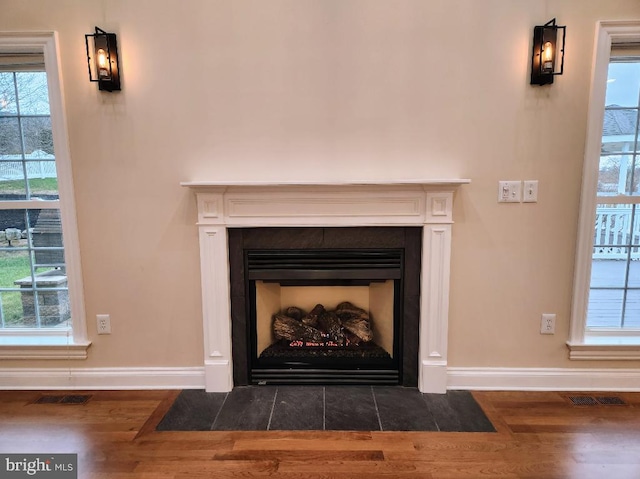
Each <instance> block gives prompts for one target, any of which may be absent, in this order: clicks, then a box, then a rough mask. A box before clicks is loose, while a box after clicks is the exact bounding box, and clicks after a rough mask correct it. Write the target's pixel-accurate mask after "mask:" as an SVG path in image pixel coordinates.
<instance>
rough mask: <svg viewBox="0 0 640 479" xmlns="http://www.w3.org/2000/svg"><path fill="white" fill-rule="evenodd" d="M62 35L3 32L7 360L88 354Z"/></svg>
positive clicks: (2, 300)
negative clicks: (60, 63)
mask: <svg viewBox="0 0 640 479" xmlns="http://www.w3.org/2000/svg"><path fill="white" fill-rule="evenodd" d="M60 87H61V84H60V80H59V76H58V64H57V53H56V41H55V35H54V34H36V35H16V34H8V35H4V34H0V358H41V359H43V358H85V357H86V348H87V347H88V345H89V342H88V341H87V339H86V327H85V321H84V305H83V301H82V297H81V292H82V287H81V277H80V264H79V255H78V248H77V244H78V241H77V228H76V225H75V207H74V203H73V188H72V184H71V170H70V163H69V153H68V145H67V140H66V138H67V135H66V125H65V121H64V115H63V109H62V95H61V89H60Z"/></svg>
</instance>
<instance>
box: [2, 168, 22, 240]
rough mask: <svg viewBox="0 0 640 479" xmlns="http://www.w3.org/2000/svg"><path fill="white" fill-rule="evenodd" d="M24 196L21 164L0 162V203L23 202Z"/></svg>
mask: <svg viewBox="0 0 640 479" xmlns="http://www.w3.org/2000/svg"><path fill="white" fill-rule="evenodd" d="M26 195H27V186H26V182H25V180H24V169H23V167H22V162H18V161H1V160H0V201H12V200H24V199H25V198H26V197H27V196H26ZM0 228H1V227H0Z"/></svg>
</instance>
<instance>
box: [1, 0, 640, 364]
mask: <svg viewBox="0 0 640 479" xmlns="http://www.w3.org/2000/svg"><path fill="white" fill-rule="evenodd" d="M0 12H1V14H0V30H2V31H19V30H56V31H58V32H59V38H60V45H61V56H62V71H63V77H64V90H65V91H64V93H65V96H66V113H67V118H68V124H69V139H70V145H71V154H72V160H73V172H74V180H75V190H76V200H77V206H78V223H79V228H80V231H79V233H80V242H81V250H82V251H81V252H82V267H83V275H84V286H85V301H86V313H87V317H88V325H89V334H90V337H91V340H92V341H93V345H92V347H91V349H90V357H89V359H88V360H87V361H85V362H76V363H74V364H73V366H83V365H86V366H87V367H116V366H197V365H201V364H202V339H201V337H202V322H201V306H200V276H199V275H200V272H199V258H198V238H197V231H196V227H195V221H196V211H195V199H194V198H193V196H192V192H190V191H188V190H187V189H184V188H181V187H180V186H179V182H180V181H185V180H314V179H317V180H320V179H322V180H332V179H340V180H345V179H388V178H396V179H401V178H413V177H421V178H440V177H465V178H471V179H472V180H473V182H472V184H471V185H467V186H463V187H461V188H460V190H459V193H458V195H457V198H456V205H455V217H456V220H457V222H456V225H455V226H454V234H453V262H452V275H451V276H452V292H451V318H450V333H451V334H450V338H451V339H450V365H452V366H504V367H508V366H521V367H574V366H575V367H580V366H594V365H597V366H603V367H609V366H615V365H612V364H610V363H606V364H600V363H580V364H576V363H575V362H573V363H570V362H569V361H568V360H567V351H566V347H565V346H564V342H565V341H566V339H567V334H568V318H569V314H570V297H571V288H572V274H573V257H574V249H575V234H576V222H577V218H578V202H579V194H580V177H581V170H582V156H583V150H584V140H585V129H586V120H587V101H588V93H589V81H590V71H591V60H592V46H593V35H594V31H595V22H596V21H597V20H600V19H606V20H615V19H629V18H631V19H639V18H640V3H639V2H638V1H637V0H608V1H606V2H605V1H602V0H572V1H570V0H564V1H562V0H556V1H554V0H548V1H542V0H518V1H512V0H432V1H427V0H415V1H408V0H395V1H381V0H380V1H376V0H272V1H264V0H254V1H246V0H226V1H211V0H181V1H179V0H144V1H143V0H120V1H118V0H103V1H97V0H66V1H63V0H56V1H51V0H29V1H24V0H0ZM552 17H557V18H558V21H559V22H560V23H561V24H566V25H567V56H566V73H565V74H564V75H563V76H562V77H560V78H558V79H557V81H556V83H555V84H554V85H553V86H551V87H532V86H530V85H529V84H528V75H529V71H528V63H529V61H530V48H531V47H530V43H531V36H532V27H533V25H535V24H541V23H544V22H546V21H547V20H549V19H551V18H552ZM94 25H98V26H100V27H101V28H103V29H106V30H108V31H115V32H116V33H118V42H119V45H120V50H121V55H122V62H121V69H122V88H123V90H122V92H120V93H115V94H108V93H99V92H98V91H97V88H96V86H95V85H94V84H90V83H89V82H88V80H87V68H86V63H85V53H84V37H83V35H84V34H85V33H89V32H90V31H91V30H92V28H93V26H94ZM500 179H516V180H517V179H538V180H539V181H540V189H539V196H540V200H539V202H538V203H537V204H515V205H498V204H497V203H496V195H497V182H498V180H500ZM542 312H555V313H557V314H558V324H557V333H556V335H555V336H541V335H540V334H539V333H538V331H539V316H540V314H541V313H542ZM96 313H109V314H111V317H112V329H113V334H111V335H110V336H96V334H95V321H94V318H95V315H96ZM45 364H46V365H51V366H61V365H63V366H67V365H68V363H56V362H46V363H45ZM12 365H16V366H18V365H19V366H26V367H33V366H37V365H42V363H36V362H19V363H17V362H5V363H4V366H12ZM625 366H628V364H625Z"/></svg>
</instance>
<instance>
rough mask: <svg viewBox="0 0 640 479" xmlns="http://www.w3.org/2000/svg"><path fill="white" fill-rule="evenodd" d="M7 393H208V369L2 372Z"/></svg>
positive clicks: (0, 376) (0, 382)
mask: <svg viewBox="0 0 640 479" xmlns="http://www.w3.org/2000/svg"><path fill="white" fill-rule="evenodd" d="M3 389H4V390H7V389H204V368H203V367H192V368H53V369H51V368H38V369H35V368H34V369H22V368H0V390H3Z"/></svg>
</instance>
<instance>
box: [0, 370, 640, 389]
mask: <svg viewBox="0 0 640 479" xmlns="http://www.w3.org/2000/svg"><path fill="white" fill-rule="evenodd" d="M204 388H205V368H204V367H191V368H54V369H51V368H37V369H36V368H29V369H23V368H0V390H9V389H14V390H15V389H88V390H90V389H204ZM447 389H466V390H487V391H489V390H494V391H640V368H638V369H563V368H458V367H450V368H448V369H447Z"/></svg>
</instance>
